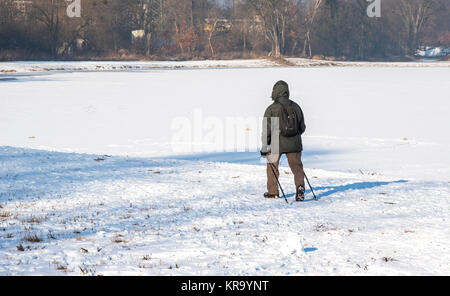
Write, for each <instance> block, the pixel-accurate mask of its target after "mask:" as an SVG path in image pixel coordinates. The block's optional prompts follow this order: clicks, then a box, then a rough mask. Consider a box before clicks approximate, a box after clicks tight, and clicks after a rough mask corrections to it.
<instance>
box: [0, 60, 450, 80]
mask: <svg viewBox="0 0 450 296" xmlns="http://www.w3.org/2000/svg"><path fill="white" fill-rule="evenodd" d="M424 57H427V56H426V55H424ZM287 64H289V65H290V66H294V67H402V68H404V67H408V68H409V67H414V68H424V67H425V68H426V67H433V68H435V67H450V62H446V61H431V62H423V61H417V62H342V61H327V60H313V59H305V58H287V59H285V60H284V61H282V60H280V61H279V60H269V59H254V60H201V61H136V62H124V61H109V62H108V61H90V62H85V61H80V62H61V61H50V62H49V61H38V62H36V61H31V62H0V78H1V77H2V74H10V73H19V74H20V73H42V72H44V73H45V72H55V71H97V72H98V71H133V70H155V69H214V68H261V67H286V65H287ZM3 76H4V75H3Z"/></svg>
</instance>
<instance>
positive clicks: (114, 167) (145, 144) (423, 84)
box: [0, 62, 450, 275]
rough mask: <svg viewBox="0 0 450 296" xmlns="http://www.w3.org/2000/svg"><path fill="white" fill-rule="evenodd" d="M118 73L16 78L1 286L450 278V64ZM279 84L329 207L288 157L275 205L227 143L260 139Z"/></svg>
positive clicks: (1, 210) (1, 157)
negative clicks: (282, 195)
mask: <svg viewBox="0 0 450 296" xmlns="http://www.w3.org/2000/svg"><path fill="white" fill-rule="evenodd" d="M236 63H237V62H236ZM76 64H77V63H76V62H74V63H71V62H70V63H69V62H68V63H67V66H68V67H69V68H71V69H74V68H76V67H78V66H76ZM86 64H88V63H86V62H83V65H86ZM23 65H24V63H22V62H19V63H16V64H15V63H9V65H8V67H12V68H15V69H18V68H20V67H22V66H23ZM193 65H194V66H195V65H197V64H195V63H194V64H193ZM1 67H6V66H1ZM45 67H47V66H45ZM113 70H114V69H111V71H101V70H98V71H95V70H90V71H84V70H83V71H77V70H72V71H70V72H69V71H65V70H60V71H50V72H47V73H44V72H42V73H36V72H29V73H27V72H26V71H25V70H24V71H23V72H19V71H18V72H19V73H8V74H6V73H4V74H1V76H0V130H1V131H2V133H1V134H0V275H43V274H45V275H64V274H67V275H83V274H87V275H100V274H101V275H125V274H126V275H305V274H306V275H314V274H317V275H361V274H364V275H369V274H370V275H387V274H389V275H436V274H439V275H445V274H448V273H449V271H450V264H449V262H450V244H449V242H450V239H449V238H450V222H449V219H448V214H449V209H450V203H449V196H450V184H449V183H450V159H449V157H448V155H449V152H450V139H449V138H448V136H447V134H448V133H447V131H446V128H447V127H448V124H449V119H448V114H447V113H448V110H449V107H450V101H449V100H448V95H447V94H448V93H450V85H449V84H448V81H447V80H448V79H446V77H448V76H449V74H450V69H449V68H448V67H441V66H437V67H431V66H430V67H428V66H427V67H425V68H424V67H421V68H418V67H395V66H393V67H381V66H380V67H366V66H364V67H363V66H355V67H320V68H302V67H298V68H296V67H269V68H267V67H250V66H249V67H241V66H239V67H237V68H233V67H230V68H220V69H217V68H216V67H214V68H207V67H206V68H205V69H193V68H183V69H168V68H167V69H151V70H148V69H147V70H142V69H141V70H139V69H137V68H136V69H131V70H121V71H118V70H116V71H113ZM279 79H284V80H286V81H287V82H288V83H289V84H290V86H291V93H292V97H293V98H294V99H295V100H296V101H297V102H299V104H300V105H301V106H302V108H303V110H304V112H305V114H306V123H307V133H306V135H305V137H304V146H305V151H304V158H303V160H304V165H305V168H306V173H307V175H308V177H309V179H310V181H311V183H312V185H313V186H314V189H315V192H316V194H317V195H318V197H319V201H314V200H313V199H312V195H311V193H310V191H309V190H308V191H307V195H308V196H307V200H306V201H305V202H304V203H294V202H293V199H294V196H293V192H294V188H293V186H294V185H293V180H292V179H293V176H292V174H291V173H290V171H289V169H288V166H287V161H286V159H283V160H282V163H281V166H282V168H281V169H280V171H281V178H280V181H281V183H282V185H283V186H284V189H285V191H286V192H287V194H288V199H289V201H290V204H286V203H285V202H284V200H282V199H280V200H266V199H264V198H262V197H261V196H262V194H263V193H264V191H265V182H266V179H265V167H264V162H263V161H262V160H260V159H259V157H258V153H257V151H255V150H252V151H243V152H236V151H233V150H223V151H222V150H220V149H216V148H217V147H212V146H211V145H209V144H210V143H209V142H210V140H211V138H210V137H209V135H208V134H207V132H208V131H209V129H208V127H207V125H208V124H207V122H209V123H211V122H214V121H213V120H216V121H219V122H221V121H226V119H227V118H234V117H244V118H247V119H248V121H247V123H248V124H249V127H250V128H248V129H242V130H241V131H238V132H239V133H246V132H248V133H249V134H250V142H251V143H250V144H252V143H253V142H255V143H256V144H255V145H257V142H259V138H260V135H259V128H257V127H254V126H252V124H251V123H253V122H255V124H257V122H259V120H260V116H261V115H262V113H263V112H264V109H265V107H266V106H267V105H268V104H270V98H269V96H270V91H271V87H272V85H273V83H274V82H275V81H277V80H279ZM199 115H201V119H202V120H201V121H200V123H198V122H197V123H196V120H198V118H199ZM179 118H184V119H185V120H188V122H190V123H191V124H192V137H191V142H189V143H188V146H189V147H194V148H199V147H200V148H202V151H198V152H195V149H194V150H193V151H190V152H189V151H188V152H185V153H181V152H179V151H175V150H174V148H176V147H177V145H178V144H177V143H175V144H174V141H173V140H174V139H173V137H174V134H176V133H177V132H180V130H182V129H183V128H186V126H181V127H177V128H176V129H174V128H173V122H174V121H176V120H177V119H179ZM198 124H200V125H199V126H197V125H198ZM209 128H210V127H209ZM198 129H200V130H204V132H205V133H206V134H205V135H203V134H201V133H200V136H199V135H198V134H196V131H197V130H198ZM188 130H189V129H188ZM183 132H184V131H183ZM224 137H225V142H227V143H228V142H233V139H231V138H227V135H226V134H225V135H224ZM34 235H35V236H37V237H38V238H40V239H41V240H42V241H40V242H30V241H27V239H26V238H27V237H28V238H29V237H33V236H34ZM22 250H23V251H22Z"/></svg>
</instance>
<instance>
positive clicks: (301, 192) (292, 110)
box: [261, 81, 306, 201]
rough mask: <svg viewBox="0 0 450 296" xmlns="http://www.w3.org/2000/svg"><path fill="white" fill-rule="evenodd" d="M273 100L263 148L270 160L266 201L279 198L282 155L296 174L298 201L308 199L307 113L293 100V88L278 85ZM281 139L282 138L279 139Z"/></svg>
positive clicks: (285, 84)
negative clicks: (304, 160) (304, 139)
mask: <svg viewBox="0 0 450 296" xmlns="http://www.w3.org/2000/svg"><path fill="white" fill-rule="evenodd" d="M272 100H273V101H274V103H273V104H272V105H270V106H269V107H268V108H267V110H266V112H265V114H264V124H263V127H264V131H263V139H262V140H263V148H262V150H261V156H263V157H267V190H268V192H266V193H265V194H264V197H266V198H277V197H279V192H278V183H277V178H278V177H279V171H278V164H279V162H280V158H281V155H283V154H286V157H287V159H288V163H289V167H290V168H291V171H292V173H293V174H294V179H295V187H296V194H295V200H296V201H303V200H304V199H305V180H304V179H305V175H304V172H303V164H302V160H301V157H302V151H303V145H302V134H303V133H304V132H305V130H306V126H305V119H304V117H303V111H302V109H301V108H300V106H299V105H298V104H296V103H295V102H293V101H291V100H290V99H289V86H288V84H287V83H286V82H284V81H278V82H277V83H276V84H275V86H274V87H273V91H272ZM277 137H278V138H277Z"/></svg>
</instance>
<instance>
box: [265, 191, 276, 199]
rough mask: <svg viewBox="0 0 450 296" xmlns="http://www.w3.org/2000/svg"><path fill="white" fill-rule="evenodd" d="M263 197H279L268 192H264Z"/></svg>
mask: <svg viewBox="0 0 450 296" xmlns="http://www.w3.org/2000/svg"><path fill="white" fill-rule="evenodd" d="M264 197H265V198H279V196H278V195H273V194H269V192H266V193H264Z"/></svg>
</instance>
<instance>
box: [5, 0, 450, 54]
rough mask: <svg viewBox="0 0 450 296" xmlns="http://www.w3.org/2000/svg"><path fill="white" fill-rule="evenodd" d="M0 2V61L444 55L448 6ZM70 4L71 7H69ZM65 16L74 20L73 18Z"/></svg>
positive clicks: (332, 0) (430, 0)
mask: <svg viewBox="0 0 450 296" xmlns="http://www.w3.org/2000/svg"><path fill="white" fill-rule="evenodd" d="M373 1H374V0H371V1H369V2H368V1H367V0H229V1H226V0H222V1H208V0H80V1H79V3H80V4H81V6H80V7H81V11H80V12H81V13H80V15H79V17H77V16H75V17H73V15H72V17H69V15H68V12H67V9H68V6H69V5H71V4H72V3H74V0H68V1H66V0H28V1H17V0H0V59H1V60H15V59H145V58H148V59H203V58H249V57H261V56H272V57H274V58H277V57H281V56H303V57H314V56H323V57H330V58H331V57H332V58H333V59H341V60H344V59H347V60H398V59H405V58H409V57H412V56H413V55H414V53H415V51H416V50H417V48H418V47H419V46H424V45H428V46H449V44H450V20H449V19H450V18H449V9H450V1H448V0H380V3H381V10H380V12H381V15H380V17H369V16H368V13H367V9H368V6H369V5H370V4H371V2H373ZM75 2H76V1H75ZM72 12H76V11H75V9H74V10H72Z"/></svg>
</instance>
